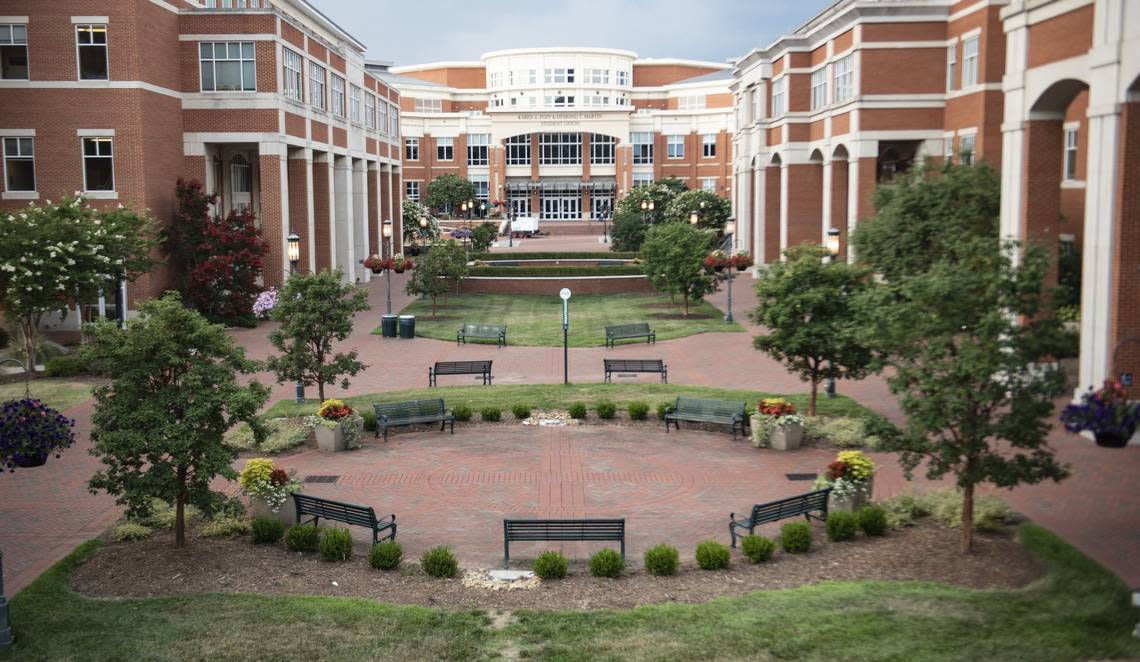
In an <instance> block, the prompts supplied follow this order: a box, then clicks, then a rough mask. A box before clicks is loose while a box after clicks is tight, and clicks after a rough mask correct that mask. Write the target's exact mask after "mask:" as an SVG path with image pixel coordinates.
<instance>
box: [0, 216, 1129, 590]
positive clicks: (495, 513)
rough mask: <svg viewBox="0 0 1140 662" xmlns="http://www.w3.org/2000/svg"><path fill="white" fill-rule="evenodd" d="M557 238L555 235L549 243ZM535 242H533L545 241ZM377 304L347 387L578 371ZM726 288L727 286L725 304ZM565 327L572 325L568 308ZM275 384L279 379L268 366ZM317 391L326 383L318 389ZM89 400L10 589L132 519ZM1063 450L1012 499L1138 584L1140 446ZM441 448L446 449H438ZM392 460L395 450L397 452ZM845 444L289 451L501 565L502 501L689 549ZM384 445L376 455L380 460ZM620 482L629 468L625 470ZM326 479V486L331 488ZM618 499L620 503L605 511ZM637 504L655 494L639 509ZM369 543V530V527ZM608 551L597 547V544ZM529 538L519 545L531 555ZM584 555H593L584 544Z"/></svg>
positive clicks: (42, 493) (711, 343) (718, 374)
mask: <svg viewBox="0 0 1140 662" xmlns="http://www.w3.org/2000/svg"><path fill="white" fill-rule="evenodd" d="M555 239H556V238H552V239H551V241H553V240H555ZM533 245H534V244H532V246H533ZM403 283H404V278H403V277H402V276H401V277H398V278H396V279H393V287H392V290H393V294H392V298H393V308H394V309H395V310H397V311H398V310H399V309H401V308H402V307H403V306H404V305H406V304H407V303H408V302H409V301H410V297H408V296H407V295H405V294H403ZM747 285H748V281H747V279H740V280H738V281H737V282H736V284H735V287H734V288H733V295H734V313H735V314H736V317H737V320H738V321H742V322H746V319H747V317H746V311H747V310H748V309H750V308H751V307H752V306H754V305H755V299H754V295H753V294H752V292H751V288H750V287H748V286H747ZM369 293H370V302H371V304H372V311H370V312H368V313H365V314H363V315H361V316H360V318H359V320H358V322H357V324H356V328H355V330H354V333H353V335H352V336H351V337H350V338H349V339H348V340H347V341H346V342H345V343H344V346H345V347H346V348H352V347H355V348H357V349H358V350H360V351H361V354H362V356H363V357H364V361H365V362H366V363H368V364H369V368H368V370H367V371H365V372H364V373H363V374H361V375H360V376H359V377H358V378H356V379H355V380H353V383H352V386H351V387H350V389H349V390H348V391H347V392H341V391H339V389H337V390H334V391H333V392H331V393H330V394H329V395H335V394H338V393H339V394H347V395H352V394H360V393H371V392H377V391H384V390H393V389H401V388H411V387H421V386H426V383H427V377H426V373H427V365H428V364H429V363H431V362H433V361H436V360H448V359H458V358H481V357H488V358H493V359H494V360H495V375H496V382H497V383H557V382H559V381H561V379H562V356H561V349H560V348H541V347H508V348H506V349H502V350H497V349H495V348H494V347H486V346H471V345H468V346H462V347H456V346H455V345H454V344H453V343H447V342H440V341H433V340H427V339H422V338H420V339H416V340H413V341H409V340H402V341H401V340H394V339H389V340H386V339H381V338H379V337H377V336H373V335H371V334H370V332H371V330H372V329H373V328H374V327H375V326H377V325H378V321H379V315H380V313H382V312H384V311H383V309H384V281H383V280H382V279H381V280H379V281H376V282H373V283H371V284H370V285H369ZM724 299H725V293H724V292H723V291H722V292H720V293H718V294H717V295H715V296H714V297H713V298H712V301H713V303H715V304H716V305H718V306H719V307H721V308H722V309H723V308H724V305H725V301H724ZM552 323H555V324H556V323H557V320H552ZM270 329H271V326H270V325H268V324H263V325H262V326H260V327H258V328H257V329H243V330H238V331H235V332H234V336H235V337H236V338H237V339H238V340H239V341H240V342H241V343H242V344H243V345H245V346H246V347H247V348H248V349H249V353H250V355H251V356H252V357H255V358H262V357H264V356H266V355H268V354H269V353H270V347H269V343H268V338H267V336H268V333H269V330H270ZM603 356H628V357H641V356H645V357H657V356H659V357H662V358H664V359H666V361H667V362H668V363H669V372H670V381H671V382H673V383H678V384H703V385H716V386H733V387H739V388H752V389H757V390H765V391H772V392H795V391H802V390H803V389H804V387H805V385H804V384H803V383H801V382H799V381H798V380H797V379H796V378H795V377H793V376H791V375H788V374H787V372H786V371H785V370H784V369H783V368H782V367H781V366H780V365H778V364H777V363H775V362H774V361H772V360H770V359H768V358H766V357H765V356H763V355H761V354H760V353H758V352H756V351H755V350H753V349H752V347H751V334H750V333H724V334H703V335H700V336H691V337H689V338H682V339H678V340H672V341H662V342H659V343H657V345H656V346H649V347H646V346H645V345H630V346H626V347H619V348H618V349H615V350H604V349H602V348H574V349H571V350H570V379H571V380H572V381H577V382H596V381H601V358H602V357H603ZM261 378H262V380H263V381H264V382H270V381H271V379H270V378H269V376H268V375H263V376H262V377H261ZM839 390H840V392H841V393H844V394H846V395H850V396H852V397H854V398H856V399H857V400H859V401H860V402H861V403H863V404H865V405H866V406H868V407H871V408H872V409H875V410H876V411H879V412H881V413H883V414H884V415H887V416H889V417H891V418H893V419H895V420H898V418H899V411H898V407H897V405H896V403H895V401H894V398H893V397H892V396H891V395H890V394H889V392H888V391H887V388H886V386H885V384H884V382H883V380H882V378H881V377H872V378H869V379H866V380H863V381H861V382H858V383H841V384H840V387H839ZM292 395H293V386H292V385H291V384H282V385H275V386H274V394H273V399H274V400H277V399H283V398H290V397H292ZM308 395H309V396H310V397H314V396H315V393H313V391H312V389H310V392H309V394H308ZM90 407H91V405H90V403H87V404H84V405H80V406H78V407H76V408H74V409H72V410H71V411H69V412H67V413H68V414H69V415H71V416H74V417H76V418H77V419H78V421H79V423H78V427H79V431H80V436H81V441H80V443H79V444H77V446H76V447H75V448H73V449H71V450H69V451H68V452H67V453H66V454H65V455H64V457H63V458H62V459H59V460H56V459H54V458H53V459H51V460H49V463H48V466H47V468H46V469H45V470H42V471H39V472H31V471H29V472H19V473H16V474H5V475H4V476H3V477H2V478H0V522H3V531H4V534H3V539H2V540H0V545H2V546H3V549H4V552H5V554H6V556H5V567H6V570H7V573H6V575H5V578H6V583H7V585H8V591H9V594H12V593H15V592H16V591H18V590H19V589H20V588H21V587H23V586H25V585H27V583H28V582H30V581H31V580H32V579H34V578H35V577H36V576H38V575H39V574H40V573H41V572H43V570H45V569H46V568H47V567H49V566H50V565H51V564H52V563H54V562H55V561H56V560H58V559H59V558H61V557H63V556H64V555H66V554H67V552H68V551H70V550H71V549H72V548H73V547H74V546H75V545H77V544H78V543H80V542H82V541H83V540H86V539H89V538H91V537H93V536H94V535H96V534H97V533H98V532H99V531H101V530H102V529H104V528H105V527H106V526H107V525H108V524H109V523H110V522H112V521H113V520H114V519H115V518H116V517H117V515H118V510H117V509H116V508H115V507H114V505H113V503H112V501H111V500H110V499H109V498H108V497H106V496H105V495H98V496H96V495H91V494H90V493H88V492H87V491H86V489H85V484H86V480H87V478H88V477H90V475H91V474H92V473H93V471H94V470H95V469H96V467H97V462H95V460H94V458H92V457H90V456H89V455H88V454H87V450H88V448H89V441H88V439H87V429H88V426H89V417H90ZM1052 442H1053V444H1054V446H1055V447H1056V448H1058V450H1059V453H1060V456H1061V459H1062V460H1064V461H1066V462H1069V463H1071V464H1072V466H1073V477H1072V478H1070V479H1069V480H1067V481H1065V482H1063V483H1061V484H1059V485H1054V484H1048V485H1039V486H1026V487H1021V488H1018V489H1017V490H1015V491H1014V492H1012V493H1005V494H1003V496H1005V497H1006V498H1007V499H1008V500H1009V501H1010V502H1011V504H1012V505H1013V506H1014V507H1015V508H1016V509H1017V510H1018V511H1020V512H1022V513H1024V514H1025V515H1026V516H1028V517H1030V518H1031V519H1034V520H1036V521H1038V522H1040V523H1042V524H1043V525H1045V526H1047V527H1049V528H1051V529H1053V530H1054V531H1056V532H1058V533H1059V534H1060V535H1062V536H1064V537H1065V538H1066V539H1067V540H1069V541H1070V542H1072V543H1073V544H1075V545H1076V546H1077V547H1079V548H1080V549H1081V550H1082V551H1083V552H1085V553H1086V554H1088V555H1089V556H1091V557H1093V558H1094V559H1096V560H1098V561H1100V562H1101V563H1103V564H1105V565H1106V566H1107V567H1109V568H1111V569H1112V570H1113V571H1115V572H1116V573H1118V574H1119V575H1120V576H1121V577H1122V578H1123V579H1124V580H1125V581H1126V582H1127V583H1128V584H1129V585H1131V586H1140V564H1138V563H1136V559H1137V558H1140V499H1136V498H1135V497H1134V492H1135V487H1134V484H1135V480H1134V476H1136V475H1140V448H1137V447H1135V446H1133V447H1130V448H1127V449H1123V450H1105V449H1099V448H1096V447H1095V446H1093V445H1092V444H1091V443H1090V442H1089V441H1087V440H1085V439H1083V438H1080V437H1074V436H1072V435H1067V434H1065V433H1064V432H1063V431H1056V430H1055V431H1054V432H1053V433H1052ZM425 448H427V449H430V450H431V452H430V453H424V452H423V451H424V450H425ZM381 455H383V456H384V457H381ZM829 455H830V454H828V453H823V452H818V451H802V452H799V453H792V454H780V453H775V452H772V451H756V450H754V449H751V448H750V447H749V446H747V445H746V444H744V443H741V442H738V443H736V444H735V445H733V444H732V442H731V439H730V437H729V436H728V435H725V434H719V433H718V434H713V433H709V434H706V433H697V432H686V431H684V430H683V431H682V434H680V435H673V434H671V435H669V436H668V437H665V435H664V433H663V432H660V431H659V430H652V431H641V430H619V429H617V428H613V427H592V426H587V427H584V428H574V429H569V428H568V429H562V430H532V429H522V428H511V427H502V428H479V427H474V428H468V429H467V430H464V432H463V434H462V435H460V434H457V435H455V436H454V437H451V436H443V435H439V434H438V433H432V432H413V433H409V434H403V435H399V436H396V437H394V438H393V441H392V442H391V443H390V444H389V445H388V446H387V447H382V446H374V445H373V446H370V447H369V448H367V449H364V450H362V451H360V452H359V453H349V454H345V455H340V456H334V457H329V456H324V455H319V454H317V453H315V452H310V453H303V454H299V455H296V456H293V457H291V458H290V459H289V461H288V464H289V466H295V467H296V468H298V469H299V470H300V471H301V473H302V474H307V473H320V474H337V475H341V476H342V477H343V478H342V479H341V480H340V481H338V483H337V484H335V485H332V486H317V485H313V486H310V488H309V491H312V492H314V493H318V494H329V495H340V496H343V497H346V498H352V499H355V500H358V501H361V502H364V503H370V504H372V505H375V506H376V507H377V509H378V510H392V511H395V512H397V514H398V517H399V520H400V524H401V528H400V531H401V535H400V538H401V542H403V543H405V545H407V547H408V550H409V553H411V554H416V553H418V551H419V550H422V549H423V547H424V546H429V545H432V544H436V543H442V542H447V543H450V544H453V545H456V547H457V551H458V552H459V554H460V557H461V558H462V559H463V560H464V561H465V562H469V563H480V564H490V563H493V562H495V561H496V560H497V559H498V558H499V555H500V554H501V551H500V549H499V547H500V544H501V542H500V534H499V526H498V525H497V521H498V520H499V519H500V518H501V517H502V516H503V514H504V513H514V514H521V515H523V516H528V515H531V514H549V515H561V514H564V513H583V514H589V515H604V514H621V515H625V516H626V517H628V518H630V526H631V540H630V542H631V551H632V552H633V553H634V555H639V552H640V550H642V549H643V548H644V547H643V545H647V544H653V543H655V542H657V541H659V540H665V539H672V540H674V541H676V542H677V543H679V546H680V547H681V548H682V549H683V550H684V549H685V548H687V547H691V545H689V544H687V543H685V542H684V541H696V540H698V539H699V538H700V537H704V536H715V537H717V538H718V539H724V538H726V536H727V532H726V531H725V529H724V527H725V525H726V524H725V522H724V520H725V519H726V516H727V514H728V511H729V510H734V509H743V508H745V507H747V506H748V505H749V503H751V502H752V501H756V500H761V499H766V498H775V497H778V496H780V495H784V494H790V493H794V492H796V491H799V490H800V489H802V488H803V487H804V486H805V485H806V483H790V482H788V481H787V479H786V478H785V477H784V473H789V472H805V473H807V472H814V471H817V470H818V469H819V468H821V467H822V466H823V465H824V464H825V463H826V460H827V459H828V456H829ZM373 456H375V458H376V461H375V462H372V461H369V460H368V458H371V457H373ZM877 459H878V460H879V461H880V463H881V464H882V465H883V470H882V473H881V474H880V476H879V478H878V479H877V480H876V485H875V492H876V497H877V498H882V497H885V496H889V495H891V494H895V493H897V492H899V491H901V490H903V489H905V488H906V487H907V483H906V482H905V481H904V480H903V478H902V476H901V474H900V473H899V471H898V468H897V465H896V463H895V461H894V459H893V457H892V456H889V455H885V456H879V457H877ZM619 478H621V479H619ZM325 490H328V491H327V492H326V491H325ZM607 504H612V505H607ZM635 504H641V505H640V506H637V505H635ZM356 533H357V537H358V539H363V537H362V534H361V532H356ZM591 548H592V547H591ZM528 551H532V550H528V549H527V548H526V547H523V546H520V547H519V549H518V552H517V554H518V555H521V556H526V555H527V553H528ZM568 551H571V552H574V553H575V554H576V555H577V554H578V553H579V552H581V553H582V554H585V551H586V550H576V549H568Z"/></svg>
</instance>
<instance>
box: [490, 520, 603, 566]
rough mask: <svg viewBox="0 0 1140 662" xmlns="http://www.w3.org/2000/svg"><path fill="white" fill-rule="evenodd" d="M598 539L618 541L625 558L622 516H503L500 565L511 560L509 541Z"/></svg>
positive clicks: (504, 564)
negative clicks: (577, 517)
mask: <svg viewBox="0 0 1140 662" xmlns="http://www.w3.org/2000/svg"><path fill="white" fill-rule="evenodd" d="M512 540H522V541H534V540H542V541H547V540H556V541H571V540H575V541H576V540H591V541H593V540H599V541H603V542H608V541H613V542H620V543H621V557H622V559H625V519H505V520H503V567H504V568H506V567H508V566H509V565H510V563H511V541H512Z"/></svg>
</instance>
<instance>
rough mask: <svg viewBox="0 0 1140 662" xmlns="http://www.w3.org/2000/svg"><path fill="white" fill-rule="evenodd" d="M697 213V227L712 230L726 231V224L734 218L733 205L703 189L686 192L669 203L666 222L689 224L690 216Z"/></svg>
mask: <svg viewBox="0 0 1140 662" xmlns="http://www.w3.org/2000/svg"><path fill="white" fill-rule="evenodd" d="M693 212H697V216H698V219H699V220H698V221H697V227H699V228H709V229H712V230H717V231H719V230H722V229H724V224H725V223H727V222H728V219H729V217H731V216H732V204H731V203H729V201H728V200H727V199H725V198H722V197H720V196H719V195H717V194H715V193H710V192H708V191H705V190H701V189H694V190H692V191H685V192H683V193H680V194H678V195H677V196H676V197H674V198H673V200H672V201H670V202H669V206H668V208H667V209H666V210H665V220H666V221H669V222H673V223H688V222H689V221H690V216H689V215H690V214H692V213H693Z"/></svg>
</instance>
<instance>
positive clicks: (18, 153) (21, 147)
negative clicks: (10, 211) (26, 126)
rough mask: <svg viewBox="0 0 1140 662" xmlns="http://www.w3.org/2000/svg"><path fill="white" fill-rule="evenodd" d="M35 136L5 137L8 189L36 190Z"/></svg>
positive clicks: (5, 174) (5, 169)
mask: <svg viewBox="0 0 1140 662" xmlns="http://www.w3.org/2000/svg"><path fill="white" fill-rule="evenodd" d="M34 142H35V139H34V138H24V137H19V138H5V139H4V182H5V188H6V189H7V190H8V191H34V190H36V155H35V145H34Z"/></svg>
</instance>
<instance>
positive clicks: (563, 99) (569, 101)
mask: <svg viewBox="0 0 1140 662" xmlns="http://www.w3.org/2000/svg"><path fill="white" fill-rule="evenodd" d="M546 106H547V107H548V108H573V107H574V97H573V96H566V95H563V94H558V95H552V96H548V97H546Z"/></svg>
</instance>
